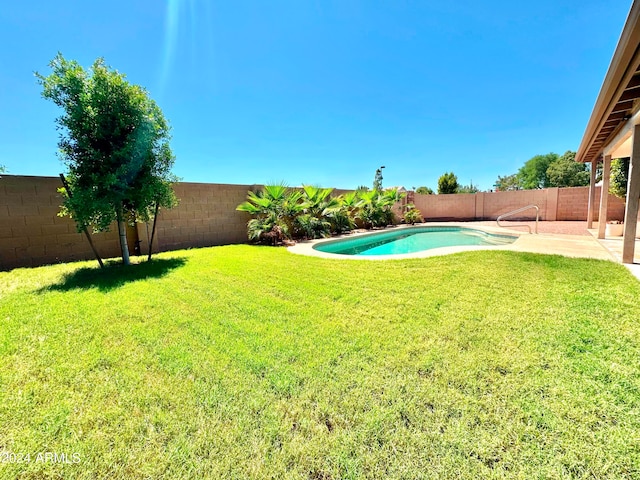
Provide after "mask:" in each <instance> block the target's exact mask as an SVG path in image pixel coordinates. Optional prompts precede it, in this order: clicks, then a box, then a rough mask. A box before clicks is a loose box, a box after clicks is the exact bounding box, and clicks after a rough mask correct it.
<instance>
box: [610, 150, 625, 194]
mask: <svg viewBox="0 0 640 480" xmlns="http://www.w3.org/2000/svg"><path fill="white" fill-rule="evenodd" d="M628 178H629V158H615V159H613V160H612V161H611V179H610V183H609V193H610V194H612V195H615V196H616V197H618V198H625V197H626V196H627V179H628Z"/></svg>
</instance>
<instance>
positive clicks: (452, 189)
mask: <svg viewBox="0 0 640 480" xmlns="http://www.w3.org/2000/svg"><path fill="white" fill-rule="evenodd" d="M458 187H459V185H458V177H456V176H455V175H454V174H453V172H449V173H444V174H442V175H441V176H440V178H438V193H439V194H443V193H457V192H458Z"/></svg>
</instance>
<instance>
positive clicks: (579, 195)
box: [558, 187, 625, 221]
mask: <svg viewBox="0 0 640 480" xmlns="http://www.w3.org/2000/svg"><path fill="white" fill-rule="evenodd" d="M600 191H601V189H600V187H596V201H595V217H594V218H595V220H596V221H597V220H598V214H599V212H600ZM558 200H559V201H558V217H561V218H562V219H563V220H584V219H586V218H587V212H588V208H589V207H588V205H589V187H574V188H561V189H560V191H559V193H558ZM624 209H625V203H624V200H622V199H620V198H618V197H616V196H614V195H611V194H609V202H608V203H607V219H608V220H620V221H622V220H623V219H624Z"/></svg>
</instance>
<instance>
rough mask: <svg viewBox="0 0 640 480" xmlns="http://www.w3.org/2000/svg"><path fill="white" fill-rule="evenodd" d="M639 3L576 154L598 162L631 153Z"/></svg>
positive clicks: (639, 101)
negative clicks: (609, 156)
mask: <svg viewBox="0 0 640 480" xmlns="http://www.w3.org/2000/svg"><path fill="white" fill-rule="evenodd" d="M639 111H640V0H634V2H633V4H632V5H631V10H630V11H629V15H628V16H627V21H626V23H625V25H624V28H623V30H622V34H621V35H620V39H619V40H618V45H617V46H616V50H615V52H614V54H613V58H612V59H611V64H610V65H609V70H608V71H607V74H606V76H605V78H604V81H603V82H602V87H601V88H600V93H599V94H598V97H597V99H596V103H595V105H594V107H593V111H592V113H591V117H590V118H589V122H588V123H587V128H586V130H585V132H584V135H583V137H582V141H581V142H580V147H579V148H578V152H577V155H576V160H577V161H578V162H583V163H585V162H597V161H598V160H599V159H600V158H601V156H602V154H603V153H606V154H607V155H611V156H612V157H613V158H620V157H628V156H630V154H631V134H632V130H633V126H634V125H637V124H640V113H639Z"/></svg>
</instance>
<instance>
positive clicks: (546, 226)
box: [288, 222, 640, 279]
mask: <svg viewBox="0 0 640 480" xmlns="http://www.w3.org/2000/svg"><path fill="white" fill-rule="evenodd" d="M511 223H512V224H510V225H508V226H507V228H501V227H498V226H497V225H496V223H495V222H429V223H424V224H419V225H422V226H430V227H438V226H441V227H467V228H473V229H477V230H482V231H484V232H487V233H494V234H501V235H505V234H509V235H515V236H517V237H518V238H517V240H516V241H515V242H513V243H511V244H508V245H496V246H493V245H486V246H484V245H483V246H459V247H442V248H434V249H432V250H424V251H422V252H416V253H408V254H402V255H378V256H350V255H337V254H334V253H326V252H320V251H318V250H314V249H313V246H314V245H316V244H317V243H319V242H323V241H327V240H328V239H321V240H309V241H303V242H299V243H296V244H295V245H294V246H291V247H288V249H289V251H290V252H292V253H295V254H301V255H311V256H314V257H321V258H332V259H342V260H368V261H375V260H401V259H407V258H427V257H434V256H438V255H448V254H452V253H459V252H468V251H474V250H510V251H516V252H529V253H541V254H547V255H563V256H565V257H573V258H594V259H598V260H609V261H613V262H616V263H620V259H621V252H622V237H613V238H606V239H605V240H598V239H597V238H596V234H597V223H594V226H595V229H593V230H587V228H586V222H539V225H538V232H540V233H538V234H537V235H536V234H529V233H528V231H527V229H526V228H521V227H518V225H523V224H528V225H530V226H531V227H532V230H533V228H534V224H535V222H511ZM404 228H410V227H407V226H396V227H389V228H387V229H385V230H375V231H373V232H372V231H365V232H358V233H352V234H348V235H341V236H338V237H332V239H337V238H352V237H354V236H356V235H358V236H359V235H367V234H369V235H370V234H372V233H376V232H380V231H390V230H392V229H393V230H395V229H404ZM625 266H626V267H627V268H628V269H629V270H630V271H631V273H633V274H634V275H635V276H636V277H637V278H638V279H640V240H637V241H636V257H635V263H634V264H633V265H625Z"/></svg>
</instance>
